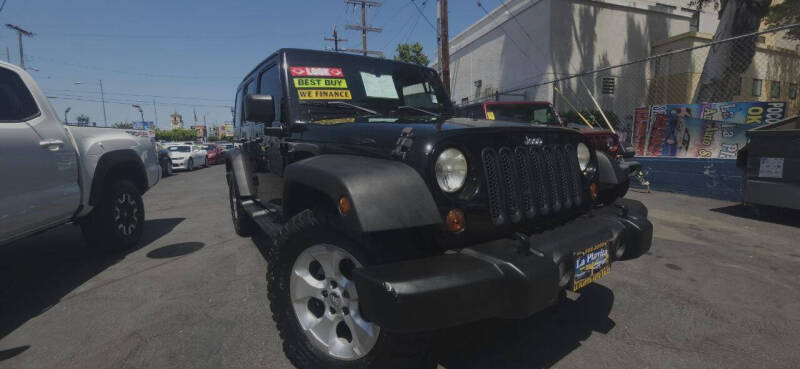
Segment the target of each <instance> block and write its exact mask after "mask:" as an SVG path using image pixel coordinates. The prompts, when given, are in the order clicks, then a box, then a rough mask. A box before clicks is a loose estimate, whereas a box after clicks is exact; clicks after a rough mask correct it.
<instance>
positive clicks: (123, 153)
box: [89, 149, 148, 206]
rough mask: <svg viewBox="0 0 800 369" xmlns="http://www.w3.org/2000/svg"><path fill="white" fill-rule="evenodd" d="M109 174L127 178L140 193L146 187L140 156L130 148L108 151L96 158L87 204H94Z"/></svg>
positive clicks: (145, 176)
mask: <svg viewBox="0 0 800 369" xmlns="http://www.w3.org/2000/svg"><path fill="white" fill-rule="evenodd" d="M110 176H119V177H122V178H129V179H130V180H131V181H132V182H133V184H134V185H136V187H137V188H138V189H139V192H140V194H142V195H143V194H144V193H145V192H146V191H147V189H148V182H147V181H148V179H147V178H148V177H147V171H146V170H145V169H144V164H142V158H141V157H139V155H138V154H136V152H135V151H133V150H132V149H124V150H114V151H110V152H107V153H105V154H103V155H102V156H101V157H100V159H99V160H97V166H95V170H94V176H93V177H92V188H91V192H90V193H89V205H92V206H94V205H96V202H97V199H99V198H100V196H101V195H102V191H103V189H104V188H105V186H106V184H107V183H108V181H109V178H110Z"/></svg>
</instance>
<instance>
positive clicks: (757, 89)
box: [753, 79, 764, 97]
mask: <svg viewBox="0 0 800 369" xmlns="http://www.w3.org/2000/svg"><path fill="white" fill-rule="evenodd" d="M763 84H764V81H762V80H760V79H753V96H754V97H761V88H762V85H763Z"/></svg>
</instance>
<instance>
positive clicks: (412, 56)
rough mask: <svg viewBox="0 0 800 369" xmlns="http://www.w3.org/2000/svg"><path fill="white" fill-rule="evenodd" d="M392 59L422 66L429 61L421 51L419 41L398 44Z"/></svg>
mask: <svg viewBox="0 0 800 369" xmlns="http://www.w3.org/2000/svg"><path fill="white" fill-rule="evenodd" d="M394 60H397V61H402V62H406V63H412V64H419V65H422V66H427V65H428V62H429V60H428V57H427V56H426V55H425V54H423V53H422V44H420V43H419V42H415V43H413V44H407V43H402V44H398V45H397V54H396V55H395V56H394Z"/></svg>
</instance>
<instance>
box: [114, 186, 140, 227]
mask: <svg viewBox="0 0 800 369" xmlns="http://www.w3.org/2000/svg"><path fill="white" fill-rule="evenodd" d="M138 223H139V206H138V205H137V203H136V200H134V198H133V196H132V195H131V194H130V193H127V192H123V193H121V194H120V195H119V196H118V197H117V199H116V201H115V202H114V224H115V225H116V228H117V231H118V232H119V233H120V234H121V235H123V236H125V237H129V236H131V235H133V234H134V232H135V231H136V227H137V226H138Z"/></svg>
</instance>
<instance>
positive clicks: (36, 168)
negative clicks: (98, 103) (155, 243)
mask: <svg viewBox="0 0 800 369" xmlns="http://www.w3.org/2000/svg"><path fill="white" fill-rule="evenodd" d="M133 133H135V132H130V133H129V132H128V131H125V130H121V129H113V128H97V127H72V126H66V125H65V124H63V123H62V122H61V121H60V120H59V118H58V115H57V114H56V111H55V110H54V109H53V106H52V105H51V104H50V102H49V101H48V100H47V97H46V96H45V95H44V94H43V93H42V91H41V90H40V89H39V86H38V85H37V84H36V82H35V81H34V80H33V78H32V77H31V76H30V75H29V74H28V73H27V72H25V71H24V70H22V69H20V68H18V67H16V66H14V65H11V64H8V63H4V62H0V148H2V155H0V168H2V172H3V174H6V175H8V176H7V178H6V179H5V180H4V181H3V185H2V187H0V188H2V191H0V245H3V244H7V243H10V242H12V241H15V240H18V239H20V238H24V237H27V236H29V235H32V234H35V233H37V232H41V231H43V230H46V229H49V228H52V227H55V226H58V225H61V224H64V223H69V222H76V223H78V224H80V226H81V229H82V231H83V233H84V235H85V237H86V238H87V241H88V242H89V243H90V244H92V245H97V246H103V247H110V248H125V247H130V246H133V245H135V244H136V243H138V241H139V239H140V238H141V236H142V231H143V229H144V204H143V202H142V195H143V194H144V193H145V192H146V191H147V190H148V189H150V188H151V187H152V186H154V185H155V184H156V183H157V182H158V180H159V179H160V178H161V167H160V166H159V164H158V153H157V152H156V148H155V144H154V142H153V141H152V139H151V138H148V137H137V136H134V134H133ZM9 153H13V155H11V154H9ZM12 173H13V175H11V174H12Z"/></svg>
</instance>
